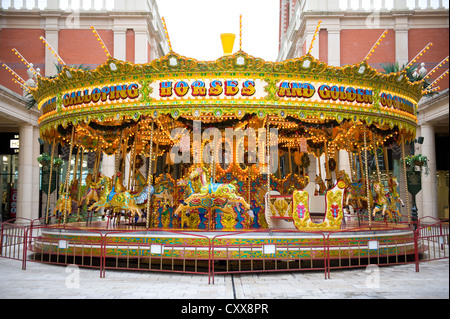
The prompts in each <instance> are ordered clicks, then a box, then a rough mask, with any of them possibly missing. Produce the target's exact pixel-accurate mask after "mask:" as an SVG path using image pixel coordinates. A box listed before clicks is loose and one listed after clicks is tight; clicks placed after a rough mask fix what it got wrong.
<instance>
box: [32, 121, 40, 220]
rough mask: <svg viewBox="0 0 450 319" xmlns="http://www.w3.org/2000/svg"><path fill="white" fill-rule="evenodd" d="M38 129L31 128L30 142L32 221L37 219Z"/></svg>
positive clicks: (35, 127)
mask: <svg viewBox="0 0 450 319" xmlns="http://www.w3.org/2000/svg"><path fill="white" fill-rule="evenodd" d="M38 139H39V128H38V127H37V126H33V139H32V140H31V144H32V152H33V156H32V158H31V161H32V162H31V165H32V167H33V175H32V176H31V183H32V188H33V192H32V198H31V212H32V217H33V219H35V218H39V192H40V190H39V173H40V168H39V162H38V161H37V158H38V157H39V155H40V144H39V141H38Z"/></svg>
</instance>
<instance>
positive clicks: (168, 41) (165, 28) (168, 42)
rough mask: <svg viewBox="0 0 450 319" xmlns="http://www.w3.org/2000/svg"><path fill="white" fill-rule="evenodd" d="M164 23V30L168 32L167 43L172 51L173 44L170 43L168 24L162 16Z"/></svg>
mask: <svg viewBox="0 0 450 319" xmlns="http://www.w3.org/2000/svg"><path fill="white" fill-rule="evenodd" d="M161 20H162V23H163V27H164V32H165V33H166V38H167V44H168V45H169V50H170V52H172V51H173V50H172V44H171V43H170V38H169V32H168V31H167V25H166V20H164V17H162V18H161Z"/></svg>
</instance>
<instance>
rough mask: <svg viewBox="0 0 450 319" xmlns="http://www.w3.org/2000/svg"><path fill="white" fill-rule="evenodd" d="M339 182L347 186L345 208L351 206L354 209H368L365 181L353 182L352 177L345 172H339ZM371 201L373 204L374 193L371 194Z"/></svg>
mask: <svg viewBox="0 0 450 319" xmlns="http://www.w3.org/2000/svg"><path fill="white" fill-rule="evenodd" d="M338 180H341V181H343V182H344V183H345V185H346V186H345V192H344V206H346V207H348V206H351V207H353V208H354V209H365V208H367V194H366V185H365V183H364V182H363V181H361V180H360V181H359V182H351V181H350V177H349V176H348V174H347V173H346V172H345V171H344V170H341V171H340V172H339V176H338ZM369 199H370V203H371V204H372V203H373V198H372V193H369Z"/></svg>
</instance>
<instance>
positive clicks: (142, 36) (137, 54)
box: [134, 29, 148, 63]
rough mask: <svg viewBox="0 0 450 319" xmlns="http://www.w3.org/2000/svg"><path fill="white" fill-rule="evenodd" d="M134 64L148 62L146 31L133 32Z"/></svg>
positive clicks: (137, 30) (136, 30)
mask: <svg viewBox="0 0 450 319" xmlns="http://www.w3.org/2000/svg"><path fill="white" fill-rule="evenodd" d="M134 39H135V40H134V48H135V49H134V62H135V63H147V62H148V36H147V31H146V30H139V29H135V30H134Z"/></svg>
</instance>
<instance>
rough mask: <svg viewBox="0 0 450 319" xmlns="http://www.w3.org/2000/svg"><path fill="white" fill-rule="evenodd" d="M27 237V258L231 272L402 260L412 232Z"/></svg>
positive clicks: (106, 229)
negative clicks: (87, 260)
mask: <svg viewBox="0 0 450 319" xmlns="http://www.w3.org/2000/svg"><path fill="white" fill-rule="evenodd" d="M30 242H32V244H31V245H30V248H31V251H30V252H31V253H33V254H34V255H35V256H34V257H33V258H34V259H41V260H46V259H47V258H48V260H50V259H51V258H55V256H56V257H58V258H65V259H67V258H75V259H76V258H77V259H78V260H82V259H83V258H84V259H86V258H91V259H92V258H102V259H103V260H104V263H106V264H107V263H108V260H109V261H110V263H112V264H113V265H115V266H113V267H112V268H117V267H118V268H121V269H122V268H132V267H137V268H139V269H141V268H140V267H147V266H148V267H150V268H151V267H155V266H154V264H155V263H156V264H157V266H156V270H162V271H164V270H172V271H173V270H174V269H175V270H176V269H178V270H179V271H186V269H192V272H196V273H197V272H199V269H200V268H201V267H202V265H203V267H204V268H205V269H206V268H209V267H210V265H211V264H216V267H219V265H222V266H223V265H226V266H224V267H226V270H224V272H229V271H230V269H232V268H230V269H229V267H233V266H232V265H233V264H234V265H235V266H234V269H235V270H236V271H246V270H248V271H266V270H267V271H269V270H270V269H272V268H274V267H275V269H276V268H277V267H281V266H280V263H283V264H284V265H285V266H284V267H287V269H292V268H293V267H294V268H298V267H300V268H301V267H304V263H305V262H307V263H309V265H310V266H309V267H313V268H315V267H318V268H319V269H323V267H324V266H323V265H324V264H325V265H326V264H327V263H328V265H332V264H333V263H334V264H336V265H339V267H345V265H348V266H349V267H353V266H354V265H358V264H359V265H367V264H370V263H371V259H372V258H376V259H377V263H379V260H380V258H385V259H386V258H387V259H389V258H396V259H397V260H399V258H400V259H401V260H406V259H407V258H408V256H410V255H413V254H414V234H413V231H412V230H411V229H410V228H409V226H408V225H406V224H402V223H398V224H395V223H386V222H385V221H372V222H371V224H370V225H369V223H368V221H363V222H358V221H356V220H348V221H346V222H345V223H343V224H342V227H341V229H340V230H337V231H298V230H291V229H270V230H268V229H261V230H255V229H252V230H240V231H237V230H235V231H218V230H216V231H204V230H198V229H188V228H185V229H178V230H175V229H159V228H158V229H146V227H145V224H142V225H139V224H137V225H130V224H127V223H121V224H112V223H108V222H106V221H93V222H91V223H89V224H87V223H86V222H74V223H68V224H67V225H65V226H63V225H52V226H46V227H44V228H41V229H40V235H39V236H37V237H35V238H33V240H31V241H30ZM81 262H84V261H81ZM132 264H134V265H135V266H131V265H132ZM318 264H319V265H321V266H317V265H318ZM120 265H122V266H120ZM136 265H137V266H136ZM143 265H145V266H143ZM152 265H153V266H152ZM189 265H190V266H191V268H186V267H188V266H189ZM277 265H278V266H277ZM302 265H303V266H302ZM313 265H316V266H313ZM167 267H168V268H167ZM174 267H175V268H174ZM177 267H178V268H177ZM192 267H193V268H192ZM217 269H218V268H216V273H217ZM152 270H155V269H153V268H152ZM272 270H273V269H272Z"/></svg>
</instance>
